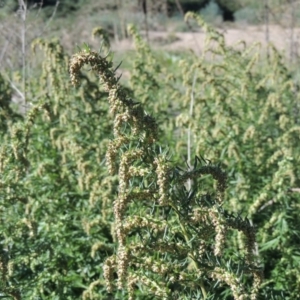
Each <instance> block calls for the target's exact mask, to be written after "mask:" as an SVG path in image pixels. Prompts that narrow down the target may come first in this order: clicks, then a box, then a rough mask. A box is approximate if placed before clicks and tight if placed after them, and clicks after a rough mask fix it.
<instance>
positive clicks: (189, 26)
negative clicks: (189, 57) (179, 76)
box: [175, 0, 201, 54]
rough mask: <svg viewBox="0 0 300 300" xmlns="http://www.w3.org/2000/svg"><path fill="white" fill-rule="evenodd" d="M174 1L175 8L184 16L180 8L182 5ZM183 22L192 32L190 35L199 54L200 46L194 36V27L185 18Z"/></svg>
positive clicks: (177, 0)
mask: <svg viewBox="0 0 300 300" xmlns="http://www.w3.org/2000/svg"><path fill="white" fill-rule="evenodd" d="M175 3H176V6H177V9H178V10H179V12H180V13H181V15H182V17H183V18H184V15H185V13H184V10H183V8H182V6H181V4H180V2H179V0H175ZM185 23H186V25H187V26H188V28H189V29H190V31H191V33H192V35H193V37H194V42H195V44H196V48H197V50H198V51H199V54H201V48H200V45H199V43H198V40H197V38H196V36H195V34H194V29H193V27H192V25H191V24H190V23H189V21H188V20H186V21H185Z"/></svg>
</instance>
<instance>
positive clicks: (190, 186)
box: [187, 73, 197, 190]
mask: <svg viewBox="0 0 300 300" xmlns="http://www.w3.org/2000/svg"><path fill="white" fill-rule="evenodd" d="M196 78H197V77H196V73H195V74H194V78H193V85H192V91H191V103H190V120H191V119H192V117H193V111H194V102H195V95H194V89H195V84H196ZM187 135H188V140H187V163H188V166H189V171H191V170H192V167H191V152H192V138H191V135H192V130H191V125H190V124H189V128H188V132H187ZM187 187H188V190H191V188H192V180H191V179H189V180H188V182H187Z"/></svg>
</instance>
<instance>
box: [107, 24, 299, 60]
mask: <svg viewBox="0 0 300 300" xmlns="http://www.w3.org/2000/svg"><path fill="white" fill-rule="evenodd" d="M218 30H219V31H220V32H221V33H223V34H224V36H225V40H226V43H227V45H230V46H234V45H236V44H237V43H239V42H240V41H245V43H246V44H247V45H248V46H249V45H251V44H253V43H256V42H258V43H260V44H261V49H262V50H263V49H266V45H267V41H266V30H265V27H264V26H245V27H244V28H243V27H240V28H219V29H218ZM291 37H292V38H291ZM149 41H150V44H151V45H152V46H154V47H155V48H160V49H165V50H174V51H184V50H191V51H193V52H195V53H201V51H202V50H203V47H204V42H205V33H204V32H176V33H173V32H156V31H151V32H149ZM269 41H270V42H271V43H272V44H274V46H275V47H276V48H277V49H278V50H280V51H284V52H285V53H286V55H289V53H290V49H291V44H292V43H291V41H293V45H294V46H293V47H294V51H296V52H297V49H298V43H299V41H300V28H295V29H294V30H293V32H292V31H291V29H289V28H282V27H280V26H276V25H271V26H270V27H269ZM112 48H113V50H114V51H118V50H122V51H124V50H129V49H133V43H132V41H131V40H123V41H120V42H118V43H113V45H112Z"/></svg>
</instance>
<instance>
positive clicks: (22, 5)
mask: <svg viewBox="0 0 300 300" xmlns="http://www.w3.org/2000/svg"><path fill="white" fill-rule="evenodd" d="M19 11H20V15H21V20H22V25H21V44H22V50H21V51H22V53H21V55H22V90H23V91H22V92H23V100H24V104H25V110H26V106H27V99H26V13H27V5H26V3H25V1H24V0H19Z"/></svg>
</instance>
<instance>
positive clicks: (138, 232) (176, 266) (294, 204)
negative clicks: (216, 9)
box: [0, 13, 300, 300]
mask: <svg viewBox="0 0 300 300" xmlns="http://www.w3.org/2000/svg"><path fill="white" fill-rule="evenodd" d="M186 17H187V18H194V19H196V20H197V21H198V23H199V25H200V26H202V27H203V28H204V29H206V31H207V47H206V50H205V51H204V52H203V53H202V55H201V57H198V56H196V55H194V54H189V55H188V56H186V57H184V58H182V57H180V56H176V55H175V54H171V55H170V54H168V55H164V56H161V54H159V53H157V52H154V51H153V50H151V48H150V47H149V46H148V45H147V44H146V43H145V42H144V41H143V39H142V38H141V36H140V35H139V33H138V31H137V30H136V28H135V27H133V26H130V27H129V29H128V31H129V33H130V34H131V35H132V37H133V38H134V41H135V45H136V54H135V61H134V65H133V68H132V70H131V79H130V82H129V85H130V86H124V84H123V83H121V81H120V78H119V77H118V76H116V72H117V68H118V67H117V66H116V65H114V63H113V62H112V55H111V54H109V53H108V52H107V47H108V39H107V36H106V35H105V33H104V32H103V30H102V29H101V28H98V29H96V30H95V31H94V34H95V35H97V34H98V35H100V36H101V37H102V38H104V39H105V44H104V46H103V48H102V52H100V53H97V52H94V51H92V50H91V49H90V48H89V47H88V46H84V47H83V49H82V51H80V52H79V53H77V54H75V55H74V56H73V57H72V58H71V59H70V58H69V57H67V55H65V54H64V51H63V49H62V47H61V46H60V45H59V44H58V43H57V42H55V41H52V42H46V41H42V40H38V41H35V42H34V44H33V49H34V51H35V52H36V55H37V57H38V56H39V55H40V53H41V50H42V52H43V53H44V54H43V57H44V58H43V61H42V74H41V76H40V77H39V78H32V79H30V78H28V79H27V82H26V84H27V93H26V94H27V99H28V102H29V103H30V104H31V105H30V106H29V107H28V108H27V106H26V109H25V112H23V113H17V112H16V111H14V110H13V109H12V108H11V105H9V104H10V102H11V98H12V95H13V93H12V91H11V89H10V86H9V84H8V83H7V82H6V81H5V77H3V76H0V89H1V90H0V92H1V94H0V116H1V119H0V128H1V135H0V142H1V143H0V174H1V177H0V208H1V209H0V211H1V223H0V234H1V235H0V240H1V244H0V253H1V262H0V272H1V287H0V293H1V297H10V298H12V299H81V298H83V299H251V300H252V299H266V298H269V299H291V300H292V299H296V298H297V296H298V295H299V293H300V275H299V272H298V270H299V267H300V266H299V265H300V253H299V250H298V249H299V244H300V238H299V233H300V232H299V225H300V224H299V218H298V215H299V201H300V193H299V191H300V190H299V187H300V174H299V169H298V168H297V166H299V163H300V151H299V130H300V126H299V122H300V119H299V99H298V93H297V91H298V89H299V86H298V85H297V84H296V83H295V82H294V80H293V77H292V74H291V73H290V72H289V70H288V69H287V68H286V66H285V64H284V62H283V59H282V57H281V56H280V54H279V53H278V52H277V51H276V50H275V49H271V50H272V51H271V55H270V56H269V58H268V60H267V61H266V60H265V59H261V57H260V55H261V52H260V49H259V48H258V45H253V47H251V48H247V47H244V45H243V44H242V43H241V44H240V45H238V46H237V47H236V48H231V47H228V46H226V43H225V41H224V37H223V36H222V35H221V34H220V33H218V32H217V31H215V30H213V29H212V28H211V27H209V26H207V25H206V24H205V23H204V22H203V21H202V19H200V18H199V17H198V16H196V15H194V14H190V13H189V14H188V15H187V16H186ZM85 65H88V66H89V67H88V68H90V69H91V70H89V69H87V68H85V67H84V66H85ZM68 71H69V72H70V75H71V82H70V79H69V74H68ZM91 71H92V72H91ZM95 75H96V76H95ZM99 78H100V82H99ZM72 84H74V86H73V85H72Z"/></svg>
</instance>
